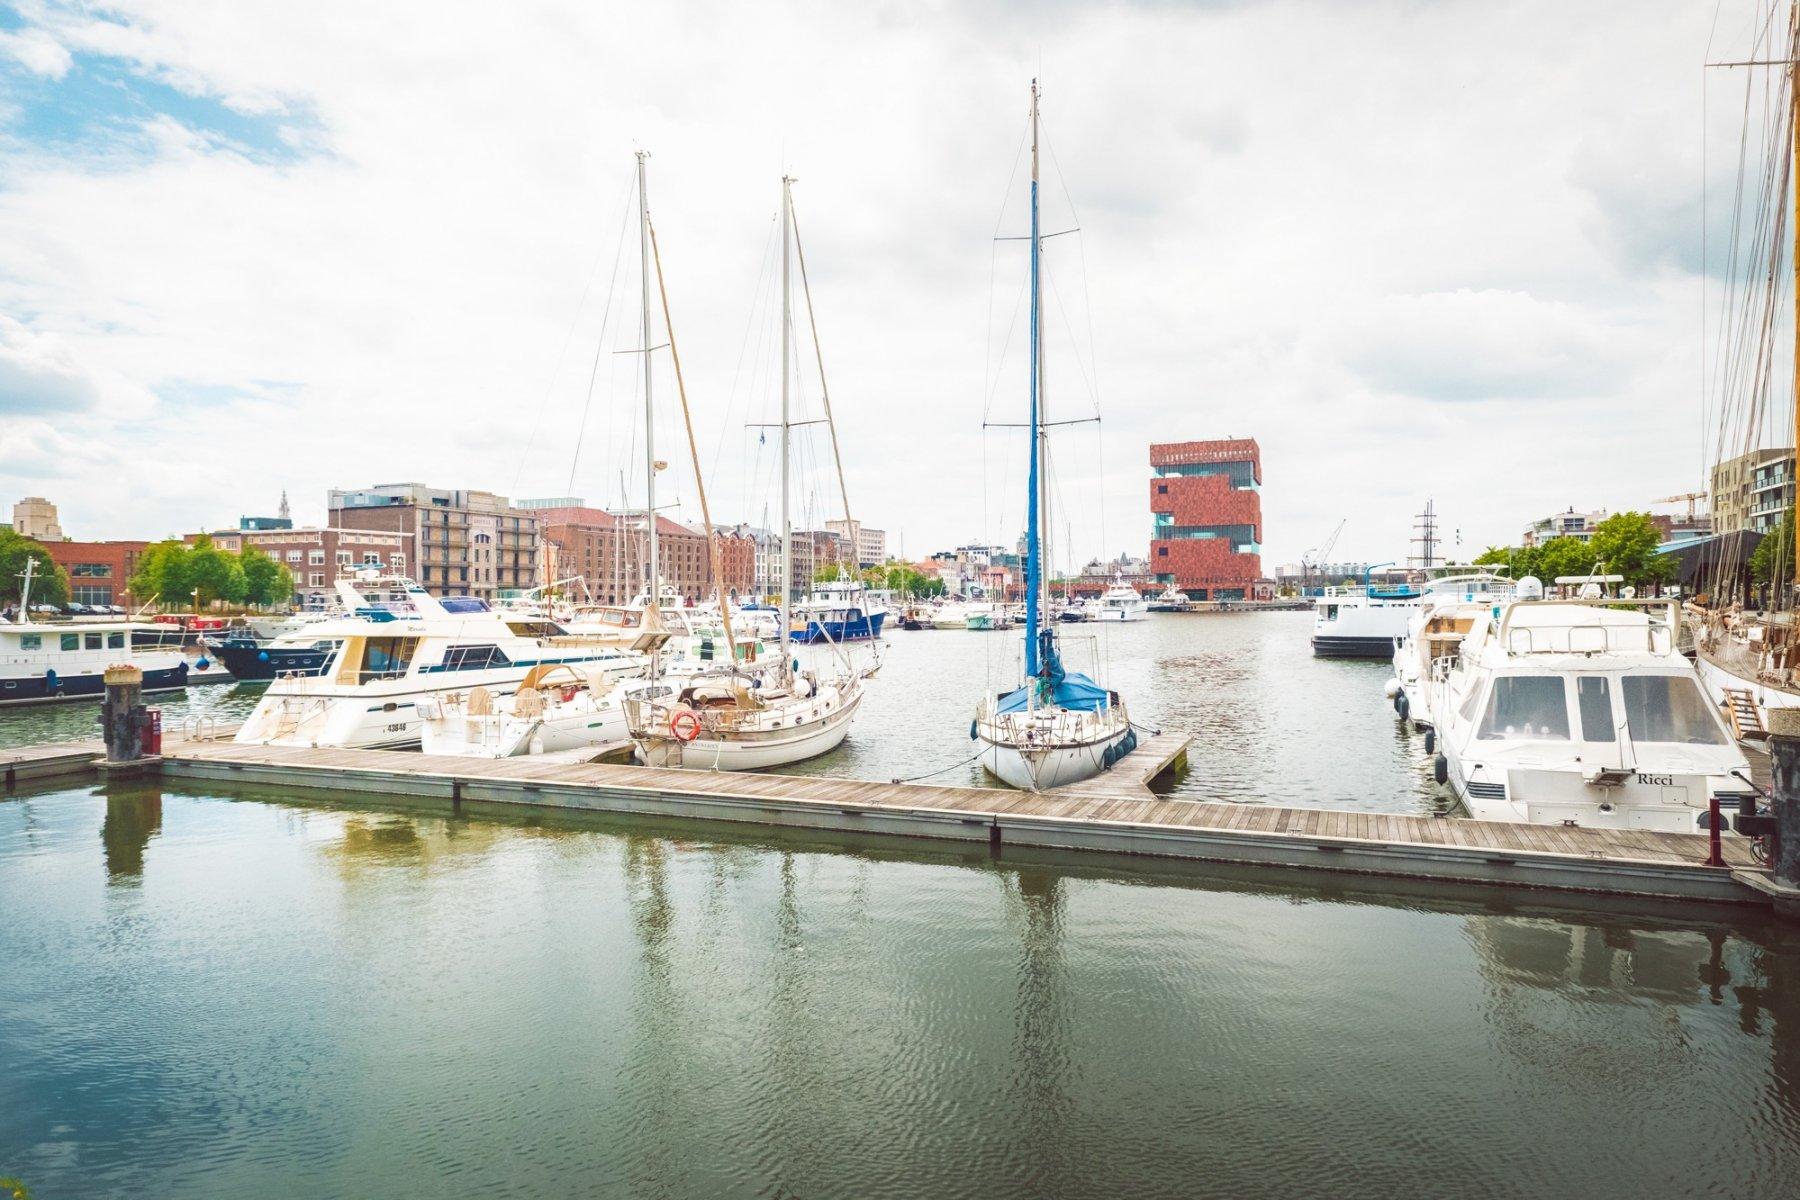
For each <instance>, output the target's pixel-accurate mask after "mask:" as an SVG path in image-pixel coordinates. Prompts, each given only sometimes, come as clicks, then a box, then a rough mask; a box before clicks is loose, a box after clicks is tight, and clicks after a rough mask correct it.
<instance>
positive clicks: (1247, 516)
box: [1150, 475, 1262, 542]
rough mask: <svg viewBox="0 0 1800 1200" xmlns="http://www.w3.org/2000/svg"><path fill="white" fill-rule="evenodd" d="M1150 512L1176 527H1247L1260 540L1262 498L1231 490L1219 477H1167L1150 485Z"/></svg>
mask: <svg viewBox="0 0 1800 1200" xmlns="http://www.w3.org/2000/svg"><path fill="white" fill-rule="evenodd" d="M1150 511H1151V512H1153V513H1170V514H1172V515H1173V516H1174V518H1175V524H1177V525H1250V526H1253V527H1254V528H1255V530H1256V540H1257V541H1259V542H1260V541H1261V540H1262V494H1261V493H1260V492H1253V491H1251V490H1250V489H1249V488H1233V487H1232V486H1231V481H1230V480H1229V479H1227V478H1225V476H1223V475H1171V476H1168V477H1167V478H1163V477H1161V476H1159V477H1157V478H1155V479H1152V480H1151V481H1150Z"/></svg>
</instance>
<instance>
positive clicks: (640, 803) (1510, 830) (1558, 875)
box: [162, 741, 1767, 903]
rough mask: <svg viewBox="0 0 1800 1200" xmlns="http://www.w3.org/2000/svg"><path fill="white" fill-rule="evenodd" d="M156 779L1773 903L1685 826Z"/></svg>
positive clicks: (1176, 803)
mask: <svg viewBox="0 0 1800 1200" xmlns="http://www.w3.org/2000/svg"><path fill="white" fill-rule="evenodd" d="M1164 752H1165V751H1159V753H1164ZM1126 761H1129V760H1126ZM1148 761H1154V760H1147V762H1148ZM162 773H163V775H164V777H165V778H170V779H177V780H179V779H206V780H220V781H238V782H244V783H258V784H273V785H277V786H284V787H292V788H302V789H317V790H321V791H330V792H338V793H342V792H346V791H348V792H362V793H365V794H380V795H383V796H390V797H414V798H420V799H426V800H431V799H436V800H448V801H451V802H452V803H455V802H460V801H479V802H492V803H501V804H530V805H543V806H550V807H557V808H565V809H581V810H591V811H603V812H614V813H636V814H645V815H657V816H664V817H675V818H690V819H696V820H709V821H710V820H721V821H736V822H748V823H753V824H761V825H770V826H782V827H789V828H807V829H815V830H826V831H835V832H848V833H870V834H882V835H899V836H911V837H926V838H940V839H941V838H950V839H956V840H964V841H984V842H988V843H989V844H990V845H992V846H1003V845H1024V846H1037V847H1047V848H1060V849H1079V850H1092V851H1097V852H1102V853H1118V854H1128V855H1151V856H1158V857H1164V858H1177V859H1190V860H1198V861H1206V862H1229V863H1241V864H1267V865H1272V866H1283V867H1301V868H1313V869H1323V870H1333V871H1345V872H1352V873H1358V874H1372V875H1388V876H1394V877H1404V878H1412V879H1438V880H1444V881H1455V882H1481V883H1490V884H1500V885H1507V886H1516V887H1527V888H1551V889H1561V890H1575V891H1587V892H1601V893H1611V894H1620V895H1639V896H1659V897H1677V898H1687V899H1703V900H1720V901H1729V902H1737V903H1766V902H1767V900H1766V897H1763V896H1761V894H1760V893H1758V892H1757V891H1756V889H1754V888H1753V887H1750V886H1748V885H1746V884H1745V883H1744V882H1743V881H1742V880H1740V879H1737V878H1735V876H1734V872H1738V873H1741V872H1744V871H1752V872H1754V871H1755V870H1756V869H1757V864H1756V862H1755V860H1754V859H1753V857H1752V856H1751V854H1750V851H1749V846H1748V844H1747V843H1745V842H1744V841H1742V840H1741V839H1735V838H1728V839H1726V840H1725V842H1724V852H1725V857H1726V862H1727V866H1725V867H1723V868H1713V867H1706V866H1704V865H1703V863H1704V859H1705V856H1706V839H1705V838H1703V837H1699V836H1695V835H1691V834H1672V833H1654V832H1647V831H1642V830H1607V829H1580V828H1572V827H1562V826H1539V825H1516V824H1507V823H1499V822H1485V821H1472V820H1460V819H1451V818H1440V817H1429V816H1410V815H1406V814H1393V813H1368V812H1356V811H1348V810H1336V809H1317V808H1295V807H1288V806H1282V805H1257V804H1231V803H1219V802H1212V801H1204V800H1170V799H1165V798H1162V797H1158V796H1155V795H1153V794H1151V793H1149V792H1148V791H1147V790H1140V791H1138V792H1137V794H1135V795H1130V794H1116V793H1115V792H1114V791H1112V790H1111V789H1109V790H1108V791H1106V792H1103V793H1099V794H1093V793H1083V792H1076V791H1074V790H1072V789H1060V790H1058V791H1056V792H1050V793H1043V794H1034V793H1028V792H1015V791H1009V790H1003V789H995V788H980V787H967V786H948V785H940V784H922V783H914V784H893V783H878V782H873V781H862V780H847V779H837V778H828V777H821V776H791V775H773V774H750V773H741V774H740V773H728V772H712V771H687V770H680V769H675V768H662V767H641V766H633V765H620V764H612V763H579V764H571V763H566V762H546V761H542V760H534V759H532V758H530V757H525V758H513V759H469V758H460V757H444V756H431V755H424V754H396V753H393V752H389V751H374V750H315V749H308V748H304V747H283V746H256V745H238V744H236V743H232V742H216V741H213V742H187V743H182V744H180V745H176V746H173V747H169V748H166V749H165V754H164V760H163V764H162Z"/></svg>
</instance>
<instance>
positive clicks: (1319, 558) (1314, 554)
mask: <svg viewBox="0 0 1800 1200" xmlns="http://www.w3.org/2000/svg"><path fill="white" fill-rule="evenodd" d="M1349 523H1350V518H1349V517H1345V518H1344V519H1343V520H1341V521H1339V522H1338V523H1337V528H1336V529H1334V530H1332V531H1331V536H1330V537H1328V538H1326V539H1325V544H1324V545H1323V546H1320V547H1319V548H1318V549H1316V550H1308V551H1307V552H1306V553H1305V554H1302V555H1301V556H1300V591H1301V594H1302V595H1304V594H1305V593H1306V591H1307V590H1308V589H1309V588H1311V587H1312V585H1313V572H1314V570H1316V569H1317V568H1318V567H1320V566H1323V565H1324V564H1325V563H1328V562H1330V561H1331V548H1332V547H1333V546H1335V545H1337V541H1338V535H1339V534H1341V533H1343V532H1344V526H1346V525H1348V524H1349Z"/></svg>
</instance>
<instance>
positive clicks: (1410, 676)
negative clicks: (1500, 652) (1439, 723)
mask: <svg viewBox="0 0 1800 1200" xmlns="http://www.w3.org/2000/svg"><path fill="white" fill-rule="evenodd" d="M1512 598H1513V581H1512V580H1510V579H1508V578H1507V577H1506V576H1504V575H1500V574H1497V573H1496V572H1493V571H1485V570H1484V571H1468V572H1460V573H1455V574H1447V575H1441V576H1439V577H1438V578H1435V579H1431V580H1428V581H1427V582H1426V584H1425V589H1424V592H1423V594H1422V595H1420V597H1419V604H1418V607H1417V608H1414V609H1412V610H1411V611H1412V617H1411V619H1410V620H1409V622H1408V623H1407V627H1406V635H1405V636H1404V637H1402V638H1401V639H1400V642H1399V644H1398V645H1397V646H1396V647H1395V648H1394V677H1393V678H1392V679H1390V680H1388V682H1387V697H1388V699H1389V700H1390V701H1391V702H1392V703H1393V705H1394V711H1395V712H1396V713H1398V714H1400V717H1401V719H1402V720H1411V721H1412V722H1413V724H1414V725H1416V726H1419V727H1424V726H1427V725H1430V724H1431V689H1430V687H1429V686H1428V685H1429V684H1430V682H1431V677H1432V672H1433V670H1434V669H1436V670H1443V669H1448V666H1449V664H1451V663H1453V662H1454V661H1455V658H1456V653H1457V651H1458V650H1459V649H1461V647H1462V640H1463V637H1464V636H1465V635H1467V634H1468V632H1469V631H1470V630H1471V629H1473V628H1474V627H1475V624H1476V622H1478V621H1482V620H1486V619H1487V618H1488V617H1489V616H1490V615H1492V612H1493V610H1494V606H1495V605H1498V604H1503V603H1505V602H1506V601H1508V600H1511V599H1512Z"/></svg>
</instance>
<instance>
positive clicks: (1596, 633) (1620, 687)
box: [1429, 578, 1752, 833]
mask: <svg viewBox="0 0 1800 1200" xmlns="http://www.w3.org/2000/svg"><path fill="white" fill-rule="evenodd" d="M1519 593H1520V595H1521V596H1524V597H1530V596H1534V595H1541V594H1542V589H1541V586H1540V585H1538V584H1537V581H1536V580H1535V579H1529V578H1527V579H1523V580H1520V581H1519ZM1680 620H1681V614H1680V611H1679V608H1678V606H1677V604H1676V603H1675V602H1674V601H1671V600H1612V599H1597V598H1590V599H1586V600H1538V599H1530V598H1526V599H1517V600H1512V601H1508V602H1506V603H1504V604H1502V605H1500V606H1499V608H1498V612H1497V613H1494V614H1490V615H1486V616H1485V617H1484V618H1482V619H1479V620H1477V621H1476V622H1475V623H1474V625H1473V627H1472V628H1471V629H1470V630H1469V632H1468V634H1467V635H1466V636H1465V637H1464V638H1463V639H1462V642H1461V648H1460V650H1459V652H1458V654H1457V655H1456V657H1455V658H1454V660H1450V659H1444V660H1440V661H1442V662H1444V663H1445V664H1446V665H1444V666H1442V667H1441V668H1438V669H1436V670H1434V672H1433V678H1432V680H1431V682H1430V685H1429V686H1430V690H1431V693H1432V697H1431V711H1432V715H1433V727H1434V732H1435V740H1436V744H1437V751H1438V756H1437V759H1436V770H1437V773H1438V777H1439V782H1447V783H1449V785H1450V786H1451V787H1452V788H1454V789H1455V791H1456V794H1457V796H1458V797H1459V798H1461V799H1462V801H1463V802H1464V804H1465V805H1467V807H1468V809H1469V811H1470V813H1471V814H1473V815H1474V816H1475V817H1477V818H1479V819H1482V820H1490V821H1520V822H1529V823H1532V824H1540V825H1581V826H1592V827H1600V828H1611V829H1648V830H1659V831H1663V832H1669V833H1694V832H1697V831H1702V830H1703V829H1704V825H1703V824H1702V822H1703V820H1704V818H1705V816H1706V813H1707V809H1708V801H1709V799H1710V797H1712V796H1715V795H1717V796H1719V797H1720V798H1721V803H1722V806H1723V807H1725V808H1728V809H1729V808H1730V807H1732V806H1734V805H1736V804H1737V802H1738V800H1739V798H1740V797H1741V796H1743V795H1745V794H1748V793H1750V792H1751V791H1752V788H1751V785H1750V784H1749V782H1748V780H1749V777H1750V773H1749V768H1748V765H1747V764H1746V762H1745V761H1744V756H1743V754H1742V753H1741V752H1740V751H1739V750H1738V748H1737V746H1736V744H1735V743H1734V741H1733V740H1732V738H1731V735H1730V734H1729V733H1728V732H1727V731H1726V728H1725V725H1724V722H1723V720H1722V719H1721V718H1720V715H1719V711H1718V709H1717V708H1715V707H1714V706H1713V705H1712V704H1711V703H1709V702H1708V701H1707V698H1706V695H1705V693H1704V690H1703V689H1702V687H1701V684H1700V679H1699V677H1698V675H1697V674H1696V672H1695V670H1694V667H1693V665H1692V664H1690V663H1689V662H1688V660H1687V659H1686V658H1685V657H1684V656H1683V655H1682V654H1681V652H1680V651H1679V650H1678V649H1677V647H1676V641H1677V636H1676V635H1677V632H1678V630H1679V629H1680Z"/></svg>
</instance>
